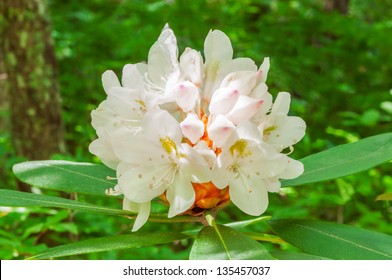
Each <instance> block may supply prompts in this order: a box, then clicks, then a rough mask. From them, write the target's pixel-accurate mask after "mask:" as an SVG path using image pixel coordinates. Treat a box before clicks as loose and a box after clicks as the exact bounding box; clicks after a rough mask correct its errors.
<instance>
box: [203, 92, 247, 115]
mask: <svg viewBox="0 0 392 280" xmlns="http://www.w3.org/2000/svg"><path fill="white" fill-rule="evenodd" d="M239 96H240V93H239V91H238V90H233V89H232V88H229V87H226V88H220V89H218V90H217V91H215V92H214V94H213V95H212V98H211V102H210V107H209V108H208V109H209V111H210V113H211V114H213V115H225V114H227V113H228V112H229V111H230V110H231V109H232V108H233V107H234V105H235V103H236V102H237V100H238V97H239Z"/></svg>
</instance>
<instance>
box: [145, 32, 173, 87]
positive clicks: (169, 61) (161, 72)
mask: <svg viewBox="0 0 392 280" xmlns="http://www.w3.org/2000/svg"><path fill="white" fill-rule="evenodd" d="M177 58H178V48H177V40H176V37H175V35H174V33H173V31H172V30H171V29H170V28H169V26H165V27H164V29H163V30H162V32H161V34H160V36H159V38H158V41H157V42H155V44H154V45H152V47H151V48H150V51H149V53H148V75H149V78H150V79H151V81H152V82H153V83H154V84H155V85H157V86H159V87H162V88H163V87H164V86H165V79H166V78H167V77H168V76H169V75H170V73H172V72H174V71H176V70H177V68H178V61H177Z"/></svg>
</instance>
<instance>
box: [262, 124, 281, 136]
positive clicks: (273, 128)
mask: <svg viewBox="0 0 392 280" xmlns="http://www.w3.org/2000/svg"><path fill="white" fill-rule="evenodd" d="M277 128H278V127H277V126H275V125H273V126H270V127H267V128H266V129H264V134H270V133H271V132H272V131H274V130H276V129H277Z"/></svg>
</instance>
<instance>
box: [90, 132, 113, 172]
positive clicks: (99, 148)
mask: <svg viewBox="0 0 392 280" xmlns="http://www.w3.org/2000/svg"><path fill="white" fill-rule="evenodd" d="M97 134H98V136H99V138H98V139H95V140H94V141H93V142H91V144H90V145H89V147H88V149H89V151H90V153H92V154H94V155H96V156H97V157H99V159H100V160H101V161H102V162H103V163H104V164H105V165H106V166H108V167H109V168H112V169H116V167H117V165H118V163H119V159H118V157H117V156H116V154H115V153H114V151H113V147H112V144H111V142H110V139H109V137H108V136H107V132H106V131H104V130H103V129H102V128H100V129H98V130H97Z"/></svg>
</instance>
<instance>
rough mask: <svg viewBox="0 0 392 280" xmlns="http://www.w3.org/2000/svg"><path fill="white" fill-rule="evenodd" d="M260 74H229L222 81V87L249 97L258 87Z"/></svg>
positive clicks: (241, 72)
mask: <svg viewBox="0 0 392 280" xmlns="http://www.w3.org/2000/svg"><path fill="white" fill-rule="evenodd" d="M258 77H259V73H258V72H253V71H238V72H232V73H230V74H228V75H227V76H226V77H225V78H224V79H223V81H222V84H221V85H220V87H230V88H231V89H233V90H238V91H239V92H240V94H241V95H249V94H250V92H251V91H252V89H253V88H254V87H255V86H256V82H257V80H258Z"/></svg>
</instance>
